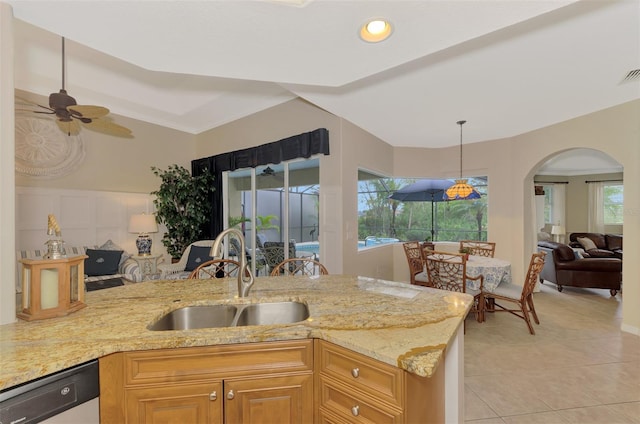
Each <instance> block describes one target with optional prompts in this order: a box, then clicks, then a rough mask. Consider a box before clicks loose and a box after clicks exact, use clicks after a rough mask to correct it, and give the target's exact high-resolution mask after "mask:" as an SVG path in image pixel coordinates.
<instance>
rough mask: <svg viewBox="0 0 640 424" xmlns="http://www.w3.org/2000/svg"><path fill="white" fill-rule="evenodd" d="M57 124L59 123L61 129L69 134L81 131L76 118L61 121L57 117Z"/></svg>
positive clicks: (76, 133)
mask: <svg viewBox="0 0 640 424" xmlns="http://www.w3.org/2000/svg"><path fill="white" fill-rule="evenodd" d="M56 124H58V128H60V131H62V132H63V133H65V134H67V135H78V134H79V133H80V124H79V123H78V121H76V120H73V119H72V120H70V121H61V120H59V119H56Z"/></svg>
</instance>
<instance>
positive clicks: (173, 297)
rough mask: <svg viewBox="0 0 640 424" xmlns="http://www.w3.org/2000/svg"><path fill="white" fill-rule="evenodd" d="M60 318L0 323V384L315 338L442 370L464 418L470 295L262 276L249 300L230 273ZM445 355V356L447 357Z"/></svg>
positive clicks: (125, 289) (107, 297)
mask: <svg viewBox="0 0 640 424" xmlns="http://www.w3.org/2000/svg"><path fill="white" fill-rule="evenodd" d="M85 300H86V303H87V307H86V308H84V309H82V310H80V311H78V312H76V313H74V314H71V315H69V316H67V317H62V318H53V319H48V320H42V321H32V322H25V321H18V322H16V323H13V324H7V325H2V326H0V389H4V388H8V387H11V386H15V385H17V384H20V383H23V382H26V381H30V380H33V379H36V378H38V377H41V376H44V375H47V374H50V373H54V372H56V371H59V370H62V369H65V368H68V367H71V366H74V365H76V364H79V363H82V362H85V361H89V360H91V359H95V358H102V357H106V356H108V355H110V354H112V353H117V352H133V351H148V350H156V349H172V348H187V347H198V346H200V347H206V346H219V345H234V344H246V343H256V342H273V341H287V340H305V339H317V340H324V341H327V342H331V343H332V344H335V345H337V346H339V347H342V348H346V349H348V350H349V351H351V352H355V353H357V354H360V355H363V356H365V357H367V358H371V359H374V360H377V361H380V362H382V363H385V364H388V365H391V366H393V367H397V368H399V369H401V370H404V371H406V372H408V373H410V374H413V375H416V376H419V377H424V378H431V377H432V376H434V375H435V374H436V373H437V371H438V370H441V371H442V368H443V367H444V370H443V372H444V375H445V392H446V413H447V415H446V417H447V422H457V421H461V420H462V416H461V415H460V411H461V407H462V405H460V401H461V396H459V394H460V393H461V391H462V386H461V384H462V383H461V376H462V372H463V371H462V369H461V367H462V355H463V346H462V336H461V334H460V333H462V323H463V321H464V317H465V316H466V314H467V312H468V311H469V309H470V307H471V302H472V297H471V296H469V295H465V294H460V293H452V292H444V291H439V290H433V289H429V288H423V287H416V286H409V285H407V284H403V283H396V282H389V281H383V280H377V279H371V278H364V277H355V276H341V275H328V276H318V277H263V278H257V279H256V283H255V285H254V287H253V289H252V291H251V293H250V295H249V296H248V297H247V298H238V297H237V285H236V280H235V279H230V280H218V281H212V280H180V281H147V282H143V283H136V284H128V285H125V286H121V287H115V288H111V289H105V290H99V291H95V292H90V293H87V295H86V299H85ZM267 301H268V302H278V301H299V302H303V303H306V304H307V305H308V308H309V313H310V317H309V319H307V320H305V321H302V322H299V323H294V324H287V325H265V326H248V327H228V328H210V329H193V330H180V331H150V330H149V329H148V327H149V326H150V325H151V324H152V323H154V322H155V321H157V320H158V319H159V318H160V317H161V316H163V315H164V314H166V313H168V312H170V311H172V310H175V309H178V308H180V307H184V306H191V305H208V304H219V303H233V304H241V303H256V302H267ZM445 358H446V361H445Z"/></svg>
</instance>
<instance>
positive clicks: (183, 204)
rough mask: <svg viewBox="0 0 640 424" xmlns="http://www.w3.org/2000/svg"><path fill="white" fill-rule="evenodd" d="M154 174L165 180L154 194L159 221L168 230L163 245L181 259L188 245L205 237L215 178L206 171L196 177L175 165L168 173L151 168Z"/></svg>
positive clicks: (170, 167)
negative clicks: (204, 228) (204, 227)
mask: <svg viewBox="0 0 640 424" xmlns="http://www.w3.org/2000/svg"><path fill="white" fill-rule="evenodd" d="M151 171H152V172H153V173H154V174H155V175H156V176H158V177H160V179H161V180H162V182H161V184H160V188H159V189H158V190H156V191H153V192H151V194H152V195H155V196H156V198H155V199H154V200H153V204H154V205H155V207H156V219H157V221H158V223H161V224H164V225H165V226H166V227H167V232H166V233H164V235H163V236H162V244H164V246H165V247H166V248H167V253H169V255H171V257H172V258H174V259H179V258H180V257H181V256H182V253H183V252H184V250H185V249H186V247H187V246H188V245H189V244H191V243H193V242H194V241H197V240H200V239H201V238H202V236H203V226H204V224H205V223H206V222H207V220H208V219H209V217H210V216H211V202H210V200H209V195H210V194H211V193H212V192H213V190H214V187H213V175H212V174H211V173H210V172H208V171H205V172H204V173H203V174H201V175H198V176H196V177H194V176H192V175H191V173H190V172H189V171H188V170H187V169H186V168H184V167H182V166H178V165H176V164H174V165H169V167H168V168H167V169H166V170H162V169H159V168H157V167H155V166H152V167H151Z"/></svg>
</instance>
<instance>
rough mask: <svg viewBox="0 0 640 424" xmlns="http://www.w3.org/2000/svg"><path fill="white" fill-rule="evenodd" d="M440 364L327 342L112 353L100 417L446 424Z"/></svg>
mask: <svg viewBox="0 0 640 424" xmlns="http://www.w3.org/2000/svg"><path fill="white" fill-rule="evenodd" d="M438 370H439V371H437V372H436V374H435V375H434V376H432V377H431V378H424V377H419V376H416V375H415V374H411V373H409V372H407V371H404V370H402V369H400V368H397V367H394V366H391V365H388V364H385V363H382V362H380V361H377V360H375V359H372V358H369V357H367V356H365V355H361V354H358V353H355V352H353V351H350V350H348V349H345V348H343V347H340V346H337V345H335V344H332V343H330V342H326V341H324V340H295V341H280V342H265V343H246V344H237V345H224V346H210V347H192V348H178V349H158V350H149V351H138V352H124V353H115V354H111V355H108V356H105V357H103V358H101V359H100V421H101V423H103V424H107V423H117V424H122V423H130V424H134V423H135V424H137V423H159V422H160V423H167V422H185V423H187V422H189V423H233V424H237V423H253V424H256V423H258V424H259V423H278V424H287V423H305V424H306V423H312V422H314V423H322V424H350V423H375V424H384V423H406V424H409V423H421V424H426V423H442V422H444V365H443V364H440V365H439V366H438Z"/></svg>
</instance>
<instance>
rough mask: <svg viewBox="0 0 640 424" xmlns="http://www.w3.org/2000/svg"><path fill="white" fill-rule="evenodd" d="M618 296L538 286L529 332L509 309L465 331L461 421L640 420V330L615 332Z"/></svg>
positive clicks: (510, 423)
mask: <svg viewBox="0 0 640 424" xmlns="http://www.w3.org/2000/svg"><path fill="white" fill-rule="evenodd" d="M620 296H621V295H620V294H618V295H617V296H616V297H611V296H610V295H609V291H608V290H590V289H576V288H571V287H566V288H565V289H564V291H563V292H562V293H559V292H558V291H557V290H556V288H555V285H553V284H547V285H543V286H542V289H541V291H540V292H539V293H536V294H535V295H534V303H535V305H536V311H537V312H538V317H539V318H540V325H535V324H534V326H535V330H536V335H535V336H532V335H530V334H529V331H528V330H527V327H526V324H525V322H524V321H523V320H521V319H519V318H516V317H514V316H512V315H510V314H508V313H505V312H501V313H494V314H487V319H486V321H485V322H484V323H482V324H478V323H477V322H475V321H474V320H473V318H472V317H468V318H467V321H466V326H467V328H466V334H465V423H467V424H469V423H473V424H521V423H544V424H554V423H558V424H563V423H580V424H583V423H584V424H587V423H594V424H612V423H640V337H638V336H634V335H632V334H629V333H623V332H621V331H620V323H621V317H622V303H621V297H620Z"/></svg>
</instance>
